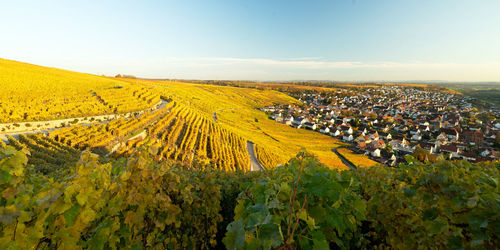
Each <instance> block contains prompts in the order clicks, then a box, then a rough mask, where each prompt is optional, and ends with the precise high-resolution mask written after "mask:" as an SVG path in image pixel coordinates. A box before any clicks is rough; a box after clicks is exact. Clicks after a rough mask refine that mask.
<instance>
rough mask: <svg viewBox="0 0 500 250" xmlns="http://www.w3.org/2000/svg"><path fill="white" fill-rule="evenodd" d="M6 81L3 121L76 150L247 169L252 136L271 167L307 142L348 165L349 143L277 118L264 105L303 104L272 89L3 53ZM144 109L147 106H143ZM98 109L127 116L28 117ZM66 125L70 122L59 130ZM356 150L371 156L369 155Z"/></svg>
mask: <svg viewBox="0 0 500 250" xmlns="http://www.w3.org/2000/svg"><path fill="white" fill-rule="evenodd" d="M0 82H2V83H3V84H2V85H1V86H0V89H1V90H2V93H5V94H4V95H2V96H0V122H10V123H11V125H12V126H16V125H17V126H24V127H22V129H23V130H20V129H18V130H19V131H25V130H24V129H26V130H27V131H29V130H30V129H33V130H36V129H38V130H41V129H48V130H49V131H50V132H49V133H50V138H52V139H53V140H54V141H57V142H58V143H60V144H64V145H66V146H69V147H72V148H74V149H77V150H84V149H87V148H89V149H91V150H92V152H94V153H99V154H100V155H109V156H113V157H128V156H130V155H131V154H132V153H133V152H134V150H136V149H138V148H141V147H145V148H150V149H151V150H153V151H155V153H156V154H157V160H158V161H165V160H172V161H178V162H182V163H184V164H186V165H192V166H195V165H197V164H211V165H212V166H214V167H216V168H218V169H225V170H229V171H235V170H245V171H247V170H249V165H250V160H249V154H248V149H247V147H246V142H247V141H252V142H254V143H255V145H256V156H257V159H258V160H259V161H260V162H261V164H262V165H264V166H265V167H276V166H278V165H280V164H284V163H285V162H286V161H287V159H289V158H290V157H293V156H294V155H295V154H296V153H297V152H298V151H300V150H302V149H305V150H307V151H308V152H311V153H313V154H315V155H316V156H318V158H319V159H320V160H321V161H322V162H323V163H325V164H326V165H328V166H329V167H331V168H337V169H346V168H347V166H345V165H344V164H343V163H342V161H341V160H340V159H339V158H338V157H337V155H336V154H335V153H333V152H332V151H331V149H332V148H333V147H339V146H343V145H344V144H343V143H342V142H340V141H338V140H336V139H334V138H331V137H328V136H324V135H321V134H318V133H314V132H312V131H307V130H296V129H293V128H290V127H289V126H286V125H284V124H276V123H274V122H273V121H272V120H269V119H268V117H267V116H266V114H265V113H264V112H261V111H260V110H258V109H259V108H260V107H263V106H266V105H272V104H299V101H297V100H296V99H294V98H292V97H290V96H288V95H285V94H283V93H280V92H277V91H274V90H271V89H272V88H271V89H264V90H263V89H258V88H238V87H229V86H215V85H206V84H191V83H184V82H177V81H158V80H142V79H131V78H109V77H100V76H94V75H89V74H81V73H77V72H71V71H65V70H59V69H54V68H46V67H40V66H36V65H30V64H25V63H20V62H15V61H9V60H4V59H2V60H0ZM160 98H162V99H163V100H168V103H169V104H168V105H167V107H165V108H162V109H160V110H158V111H154V112H152V111H146V110H149V108H151V107H152V106H155V107H156V105H158V103H159V102H160V100H161V99H160ZM139 110H141V111H145V112H144V113H142V114H141V113H140V112H136V111H139ZM128 112H131V113H128ZM99 114H121V116H120V117H115V118H114V120H113V119H111V120H107V119H106V120H104V119H97V118H96V119H88V118H86V119H79V120H78V121H76V119H75V120H74V121H67V122H64V123H61V122H60V123H58V124H57V127H51V126H48V127H47V126H46V124H42V125H40V124H38V123H37V124H38V125H40V126H38V125H36V126H35V127H33V125H32V124H29V123H28V122H27V121H43V120H50V119H61V118H70V117H80V116H81V117H86V116H92V115H99ZM215 114H216V117H217V119H214V117H215ZM15 122H18V123H21V122H23V123H21V125H19V124H16V123H15ZM47 122H50V121H47ZM9 126H10V125H9ZM61 126H63V127H64V128H61V129H59V127H61ZM4 128H5V126H4ZM11 129H12V128H11ZM8 130H9V128H7V132H8ZM51 130H53V131H51ZM353 157H359V159H356V160H357V161H370V160H369V159H368V158H367V157H365V156H362V155H357V156H353ZM347 158H349V157H347Z"/></svg>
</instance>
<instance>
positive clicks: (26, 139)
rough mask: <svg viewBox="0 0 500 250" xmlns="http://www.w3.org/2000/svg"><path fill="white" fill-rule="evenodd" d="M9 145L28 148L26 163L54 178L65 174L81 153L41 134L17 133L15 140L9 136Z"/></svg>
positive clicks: (20, 148)
mask: <svg viewBox="0 0 500 250" xmlns="http://www.w3.org/2000/svg"><path fill="white" fill-rule="evenodd" d="M9 145H11V146H13V147H14V148H16V149H17V150H22V149H26V150H28V152H29V155H28V164H29V165H31V166H33V167H34V170H35V171H36V173H41V174H43V175H46V176H50V177H55V178H58V177H61V176H64V175H67V174H68V173H69V172H70V171H71V169H72V167H73V166H74V165H75V163H76V162H77V161H78V159H79V158H80V154H81V151H79V150H76V149H74V148H72V147H69V146H66V145H64V144H61V143H59V142H57V141H55V140H52V139H51V138H49V137H47V136H44V135H41V134H36V135H19V139H17V140H16V139H14V138H13V137H9ZM0 146H1V145H0Z"/></svg>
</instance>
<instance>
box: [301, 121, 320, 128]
mask: <svg viewBox="0 0 500 250" xmlns="http://www.w3.org/2000/svg"><path fill="white" fill-rule="evenodd" d="M304 126H305V127H306V128H307V129H311V130H316V128H318V126H317V125H316V123H312V122H306V123H304Z"/></svg>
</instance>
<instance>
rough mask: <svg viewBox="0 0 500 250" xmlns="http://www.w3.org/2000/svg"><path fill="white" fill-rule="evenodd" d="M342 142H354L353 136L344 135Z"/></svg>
mask: <svg viewBox="0 0 500 250" xmlns="http://www.w3.org/2000/svg"><path fill="white" fill-rule="evenodd" d="M342 140H344V141H353V140H354V137H353V136H352V135H344V136H342Z"/></svg>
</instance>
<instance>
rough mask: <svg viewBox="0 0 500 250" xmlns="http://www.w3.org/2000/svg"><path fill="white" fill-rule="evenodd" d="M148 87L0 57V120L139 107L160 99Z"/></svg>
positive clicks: (113, 111)
mask: <svg viewBox="0 0 500 250" xmlns="http://www.w3.org/2000/svg"><path fill="white" fill-rule="evenodd" d="M150 88H151V87H145V86H141V85H135V84H130V83H126V82H122V81H117V80H114V79H110V78H106V77H100V76H95V75H90V74H83V73H77V72H72V71H67V70H61V69H56V68H48V67H42V66H37V65H32V64H27V63H21V62H17V61H12V60H6V59H0V93H1V95H0V123H7V122H21V121H40V120H52V119H61V118H70V117H81V116H90V115H99V114H110V113H121V112H129V111H136V110H141V109H145V108H147V107H150V106H152V105H154V104H155V103H157V102H158V101H159V100H160V99H159V96H158V95H157V94H155V93H154V92H152V91H151V90H150Z"/></svg>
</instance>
